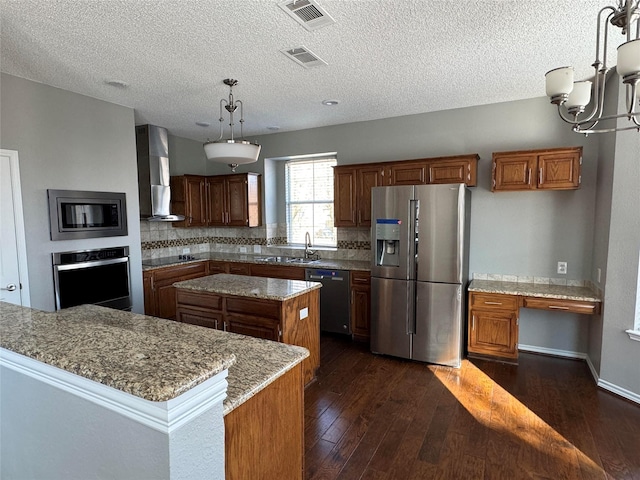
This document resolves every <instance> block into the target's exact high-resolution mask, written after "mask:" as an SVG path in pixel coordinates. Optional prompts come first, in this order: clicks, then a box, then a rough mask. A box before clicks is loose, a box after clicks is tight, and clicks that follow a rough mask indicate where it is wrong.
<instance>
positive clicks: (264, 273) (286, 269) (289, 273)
mask: <svg viewBox="0 0 640 480" xmlns="http://www.w3.org/2000/svg"><path fill="white" fill-rule="evenodd" d="M251 275H253V276H254V277H271V278H284V279H285V280H304V268H302V267H296V266H295V265H273V264H263V263H252V264H251Z"/></svg>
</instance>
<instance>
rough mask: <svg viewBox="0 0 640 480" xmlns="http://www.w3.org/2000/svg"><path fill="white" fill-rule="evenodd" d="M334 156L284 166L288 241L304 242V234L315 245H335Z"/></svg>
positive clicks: (292, 242) (292, 161)
mask: <svg viewBox="0 0 640 480" xmlns="http://www.w3.org/2000/svg"><path fill="white" fill-rule="evenodd" d="M334 165H336V157H335V156H330V157H322V158H313V159H306V160H291V161H288V162H287V163H286V165H285V184H286V206H287V242H288V243H289V244H294V245H304V243H305V233H306V232H309V235H310V236H311V243H312V244H313V246H316V247H335V246H336V245H337V243H338V241H337V233H336V228H335V227H334V226H333V168H331V167H333V166H334Z"/></svg>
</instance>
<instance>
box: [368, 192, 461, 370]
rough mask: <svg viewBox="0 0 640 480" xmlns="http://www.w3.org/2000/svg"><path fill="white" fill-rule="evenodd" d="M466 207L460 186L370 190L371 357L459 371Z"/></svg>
mask: <svg viewBox="0 0 640 480" xmlns="http://www.w3.org/2000/svg"><path fill="white" fill-rule="evenodd" d="M469 207H470V193H469V190H467V189H466V188H465V185H464V184H447V185H414V186H395V187H374V188H373V189H372V217H371V218H372V222H371V223H372V226H371V239H372V250H373V259H372V264H371V313H372V317H371V323H372V324H371V350H372V351H373V352H374V353H383V354H388V355H393V356H396V357H403V358H410V359H413V360H420V361H424V362H430V363H438V364H442V365H449V366H454V367H459V366H460V363H461V361H462V355H463V345H464V323H465V312H464V310H465V309H464V301H463V299H464V289H465V288H466V284H467V276H468V273H467V271H468V251H469V249H468V244H469V242H468V239H469Z"/></svg>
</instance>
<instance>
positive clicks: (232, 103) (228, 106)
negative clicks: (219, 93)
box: [204, 78, 261, 172]
mask: <svg viewBox="0 0 640 480" xmlns="http://www.w3.org/2000/svg"><path fill="white" fill-rule="evenodd" d="M223 83H224V84H225V85H228V86H229V99H228V100H225V99H224V98H223V99H222V100H220V119H219V120H220V137H219V138H218V139H217V140H215V141H209V142H207V143H205V144H204V152H205V154H206V155H207V159H208V160H211V161H212V162H218V163H226V164H228V165H229V166H230V167H231V171H232V172H235V171H236V167H237V166H238V165H243V164H246V163H254V162H256V161H257V160H258V155H259V154H260V148H261V146H260V145H258V144H256V143H251V142H249V141H247V140H245V139H244V135H243V132H242V125H243V124H244V114H243V112H242V102H241V101H240V100H234V99H233V87H235V86H236V85H237V84H238V81H237V80H233V79H231V78H227V79H226V80H224V81H223ZM238 107H240V138H241V140H236V139H234V137H233V127H234V122H233V114H234V113H235V111H236V110H237V109H238ZM223 108H224V109H225V110H226V111H227V112H229V126H230V127H231V138H230V139H228V140H223V139H222V136H223V122H224V118H223V116H222V109H223Z"/></svg>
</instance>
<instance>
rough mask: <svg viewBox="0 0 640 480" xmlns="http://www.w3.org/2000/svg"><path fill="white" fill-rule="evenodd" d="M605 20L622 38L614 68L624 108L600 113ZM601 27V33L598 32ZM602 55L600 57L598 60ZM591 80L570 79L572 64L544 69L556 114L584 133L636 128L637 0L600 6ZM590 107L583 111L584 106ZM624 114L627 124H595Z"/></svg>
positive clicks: (639, 82) (639, 106) (639, 126)
mask: <svg viewBox="0 0 640 480" xmlns="http://www.w3.org/2000/svg"><path fill="white" fill-rule="evenodd" d="M609 24H611V25H613V26H615V27H618V28H621V29H622V34H623V35H626V42H625V43H623V44H622V45H620V46H619V47H618V62H617V66H616V70H617V73H618V75H619V76H620V78H622V83H624V84H625V89H626V107H627V111H626V112H625V113H621V114H619V115H608V116H603V113H604V112H603V111H604V91H605V82H606V77H607V73H608V72H609V70H610V68H609V67H607V41H608V34H609ZM602 30H604V33H602ZM601 58H602V60H601ZM592 66H593V68H594V69H595V75H594V78H593V82H591V81H580V82H574V79H573V67H561V68H556V69H554V70H551V71H549V72H547V73H546V75H545V79H546V92H547V95H548V96H549V97H550V98H551V103H553V104H555V105H557V106H558V114H559V115H560V118H562V120H564V121H565V122H567V123H570V124H571V125H573V131H574V132H578V133H583V134H585V135H588V134H590V133H606V132H615V131H621V130H637V131H639V132H640V113H639V111H640V0H618V5H617V6H616V7H614V6H608V7H604V8H603V9H602V10H600V12H599V13H598V28H597V35H596V60H595V62H594V63H593V65H592ZM590 103H591V107H590V108H589V110H588V111H587V106H588V105H589V104H590ZM622 117H627V119H628V120H629V122H630V123H631V125H630V126H626V127H619V128H596V126H597V125H598V123H599V122H600V121H603V120H613V119H617V118H622Z"/></svg>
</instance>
